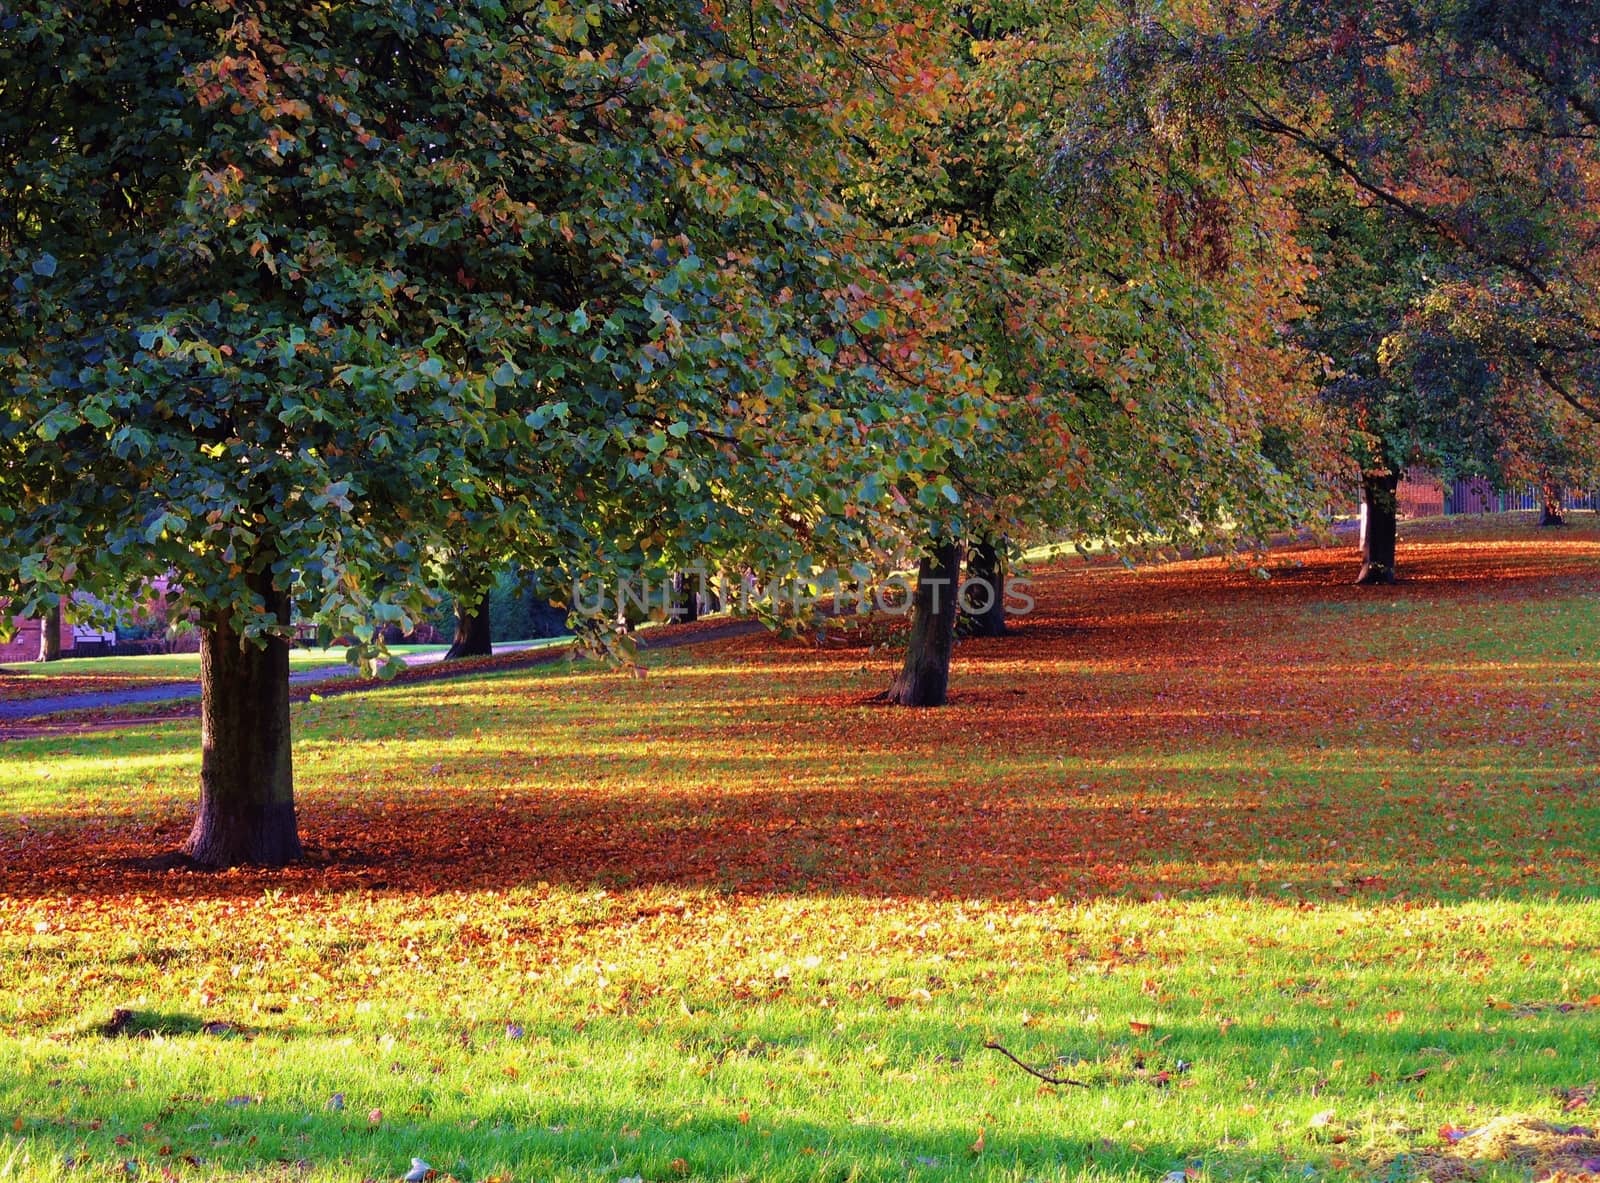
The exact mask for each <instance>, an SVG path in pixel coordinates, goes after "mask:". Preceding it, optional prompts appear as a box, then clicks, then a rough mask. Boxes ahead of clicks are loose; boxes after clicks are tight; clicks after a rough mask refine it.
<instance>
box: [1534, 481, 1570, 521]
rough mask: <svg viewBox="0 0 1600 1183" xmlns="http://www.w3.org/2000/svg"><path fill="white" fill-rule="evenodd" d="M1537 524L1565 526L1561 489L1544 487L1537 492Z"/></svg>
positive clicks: (1565, 517) (1552, 486) (1553, 486)
mask: <svg viewBox="0 0 1600 1183" xmlns="http://www.w3.org/2000/svg"><path fill="white" fill-rule="evenodd" d="M1539 524H1540V525H1541V526H1565V525H1566V524H1567V515H1566V511H1565V508H1564V507H1563V506H1562V504H1561V489H1560V487H1559V486H1556V485H1545V486H1544V488H1542V489H1541V490H1540V491H1539Z"/></svg>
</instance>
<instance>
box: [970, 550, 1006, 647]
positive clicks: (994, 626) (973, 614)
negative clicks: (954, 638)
mask: <svg viewBox="0 0 1600 1183" xmlns="http://www.w3.org/2000/svg"><path fill="white" fill-rule="evenodd" d="M961 620H962V626H963V628H964V630H965V631H966V633H967V635H968V636H973V637H1003V636H1005V635H1006V573H1005V564H1003V563H1002V562H1001V561H1000V551H999V550H998V549H997V548H996V547H995V545H994V543H992V542H980V543H978V544H977V545H975V546H974V547H973V548H972V550H971V551H970V552H968V554H967V581H966V582H965V583H964V584H962V586H961Z"/></svg>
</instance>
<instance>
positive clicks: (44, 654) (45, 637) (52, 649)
mask: <svg viewBox="0 0 1600 1183" xmlns="http://www.w3.org/2000/svg"><path fill="white" fill-rule="evenodd" d="M60 658H61V598H60V597H59V596H58V597H56V601H55V603H54V604H52V605H50V611H48V612H46V613H45V614H44V619H43V620H41V621H40V622H39V660H40V661H59V660H60Z"/></svg>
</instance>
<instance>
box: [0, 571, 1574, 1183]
mask: <svg viewBox="0 0 1600 1183" xmlns="http://www.w3.org/2000/svg"><path fill="white" fill-rule="evenodd" d="M1585 553H1587V552H1585ZM1485 557H1486V559H1487V558H1495V561H1496V562H1500V560H1499V558H1498V556H1497V555H1489V556H1485ZM1518 561H1521V560H1518ZM1585 561H1592V559H1586V560H1585ZM1501 565H1502V566H1503V565H1504V564H1503V563H1502V564H1501ZM1419 566H1420V567H1423V568H1425V566H1426V564H1425V563H1420V564H1419ZM1330 570H1331V568H1330ZM1426 573H1427V572H1426V570H1419V575H1425V574H1426ZM1311 574H1312V575H1316V571H1315V570H1313V571H1312V572H1311ZM1515 574H1516V572H1513V575H1515ZM1296 579H1297V576H1296V575H1295V573H1293V572H1287V573H1285V574H1284V576H1283V579H1282V580H1281V581H1278V582H1275V583H1274V584H1271V585H1267V586H1259V585H1258V581H1253V580H1252V579H1251V578H1250V577H1249V576H1248V575H1247V574H1243V573H1240V574H1237V575H1234V574H1229V573H1226V572H1225V571H1219V570H1216V569H1210V568H1208V569H1206V570H1205V571H1202V572H1201V573H1200V574H1195V575H1185V576H1183V577H1181V578H1174V579H1173V580H1172V581H1171V582H1168V576H1167V575H1166V574H1165V573H1163V572H1160V571H1157V572H1146V573H1134V574H1128V573H1124V572H1121V571H1120V570H1117V569H1108V570H1104V571H1099V572H1090V573H1088V574H1086V575H1083V576H1078V577H1074V578H1072V579H1065V578H1057V579H1053V580H1052V579H1046V580H1044V581H1042V586H1043V587H1044V589H1045V592H1046V593H1047V594H1046V595H1045V597H1044V599H1043V601H1042V602H1043V603H1044V605H1045V611H1044V612H1043V613H1042V614H1041V617H1040V618H1039V620H1037V621H1030V622H1024V629H1023V631H1022V632H1020V633H1019V635H1018V636H1017V637H1014V638H1012V639H1010V640H1006V641H1001V642H981V643H973V644H971V645H968V646H963V649H962V657H961V659H960V661H959V663H958V667H957V672H956V683H955V685H956V690H957V700H956V701H955V703H953V704H952V705H951V706H950V707H948V708H946V709H945V710H943V711H941V712H932V713H923V712H894V711H888V710H885V709H883V708H878V707H872V706H868V705H865V704H864V702H863V700H864V698H865V696H866V695H867V694H869V693H870V692H871V691H873V690H876V689H879V688H880V687H881V685H882V684H883V682H884V680H885V678H886V676H887V674H888V672H889V669H890V660H891V659H890V658H889V657H887V656H885V655H881V654H877V653H872V652H866V651H863V650H844V651H841V652H834V653H822V654H818V653H815V652H812V651H809V650H804V649H799V648H791V647H783V646H776V645H771V644H766V643H760V642H755V641H746V642H735V643H733V644H731V645H725V646H720V647H715V648H712V649H709V650H706V651H701V652H696V651H690V650H676V651H662V652H659V653H657V654H655V655H652V656H649V657H647V662H648V664H649V665H650V667H651V672H650V674H649V677H648V678H647V679H645V680H642V681H640V680H634V679H630V678H625V677H622V676H619V675H616V674H611V673H607V672H604V671H601V670H598V669H596V668H595V667H593V666H590V665H583V664H580V665H576V666H567V665H563V666H556V667H544V668H539V669H534V670H527V671H520V672H515V673H506V674H499V675H495V676H491V677H484V678H476V679H471V680H465V681H453V682H448V683H433V684H425V685H417V686H410V687H399V688H391V689H387V690H384V691H381V692H378V693H376V694H373V695H371V696H368V697H364V698H356V697H347V698H339V699H327V700H324V701H321V702H314V703H307V704H304V705H302V706H299V707H297V708H296V720H295V722H296V729H297V756H298V768H297V777H298V781H297V783H298V789H299V794H300V798H301V803H302V815H303V826H304V829H305V832H306V835H307V838H308V840H309V841H310V842H311V843H312V845H313V847H314V848H315V860H316V861H315V862H314V864H313V865H312V866H311V867H309V868H299V869H296V870H292V871H289V872H285V873H283V874H280V875H270V874H265V873H260V872H250V871H245V872H236V873H230V874H228V875H221V876H195V875H191V874H186V873H182V872H148V871H139V870H132V869H129V868H128V867H127V866H126V865H125V864H124V863H123V862H122V861H121V860H123V859H125V858H127V857H128V856H129V855H131V854H138V853H140V852H149V851H153V850H157V849H160V848H161V847H162V846H163V845H164V844H170V843H172V842H174V841H176V840H177V839H178V838H179V837H181V834H182V829H183V825H184V824H185V818H186V816H187V813H188V809H189V807H190V799H191V796H192V788H191V785H192V782H193V778H194V776H195V773H196V769H197V764H198V751H197V730H196V728H195V726H194V725H193V724H189V723H177V724H173V725H171V726H167V727H163V728H159V729H142V730H135V731H130V732H122V733H117V734H95V735H87V736H81V737H75V738H60V737H53V738H50V739H47V740H39V741H31V742H28V743H13V744H8V745H7V746H6V747H5V748H4V749H0V803H3V812H0V854H3V855H4V856H5V865H4V869H0V885H3V886H4V888H5V895H4V896H3V897H0V982H3V983H4V986H5V989H4V990H3V991H0V1136H3V1133H4V1131H5V1130H7V1129H8V1128H9V1129H10V1134H9V1138H8V1139H7V1140H5V1141H0V1183H5V1181H8V1180H13V1179H14V1180H19V1181H25V1183H33V1181H35V1180H44V1179H56V1178H60V1177H63V1176H67V1175H72V1176H80V1175H88V1176H93V1177H106V1176H107V1175H112V1176H116V1177H121V1178H127V1177H128V1176H129V1175H130V1173H131V1171H130V1168H128V1167H127V1166H126V1164H128V1163H136V1164H137V1167H136V1168H135V1169H136V1170H137V1172H138V1173H139V1174H140V1176H141V1177H155V1176H158V1175H161V1174H162V1172H163V1171H164V1170H166V1171H170V1172H171V1173H172V1174H173V1175H175V1176H176V1177H178V1178H181V1179H189V1178H195V1179H206V1178H235V1177H244V1178H251V1179H265V1178H291V1177H299V1176H300V1175H302V1174H309V1175H310V1176H312V1177H314V1178H317V1179H328V1180H339V1181H344V1180H350V1181H352V1183H353V1181H356V1180H364V1179H381V1178H391V1179H393V1178H398V1177H399V1176H400V1175H401V1174H402V1173H403V1172H404V1171H405V1170H406V1169H407V1168H408V1167H409V1165H410V1159H411V1158H412V1157H413V1156H418V1157H422V1158H425V1159H426V1160H427V1161H428V1162H429V1163H431V1164H432V1165H433V1166H434V1167H435V1168H437V1169H438V1170H439V1171H441V1172H446V1173H449V1174H452V1175H454V1176H455V1177H456V1178H458V1179H461V1180H486V1179H489V1178H490V1177H493V1176H509V1177H511V1178H513V1179H516V1180H518V1181H525V1180H536V1179H559V1180H579V1179H606V1180H613V1181H617V1180H624V1179H629V1178H643V1179H648V1180H675V1179H680V1178H691V1179H725V1180H733V1179H752V1180H756V1179H759V1180H769V1179H771V1180H795V1181H799V1180H807V1181H810V1180H830V1181H832V1180H839V1181H842V1180H851V1179H859V1180H905V1179H918V1180H947V1179H985V1180H1015V1181H1017V1183H1021V1181H1022V1180H1027V1179H1034V1180H1065V1179H1107V1180H1111V1179H1117V1180H1122V1179H1126V1180H1142V1181H1152V1183H1154V1181H1159V1180H1161V1179H1163V1177H1165V1176H1166V1175H1168V1173H1169V1172H1172V1171H1184V1170H1189V1171H1191V1172H1192V1173H1193V1177H1195V1178H1197V1179H1201V1180H1218V1181H1222V1180H1238V1181H1241V1183H1242V1181H1245V1180H1285V1181H1287V1180H1298V1181H1302V1183H1303V1181H1304V1180H1306V1179H1308V1178H1351V1179H1371V1180H1377V1179H1382V1180H1389V1179H1403V1178H1409V1177H1413V1176H1415V1175H1416V1174H1417V1173H1418V1172H1419V1171H1421V1170H1423V1169H1424V1168H1425V1166H1426V1160H1425V1159H1422V1158H1417V1157H1405V1156H1406V1155H1408V1154H1414V1153H1415V1152H1418V1151H1424V1150H1427V1149H1428V1148H1430V1147H1431V1148H1437V1146H1438V1141H1439V1139H1438V1134H1437V1131H1438V1130H1439V1129H1440V1127H1441V1126H1444V1125H1447V1124H1453V1125H1458V1126H1461V1127H1473V1126H1477V1125H1480V1124H1482V1123H1483V1122H1484V1121H1486V1120H1487V1119H1489V1118H1491V1117H1494V1116H1496V1115H1501V1114H1530V1115H1534V1116H1541V1117H1545V1118H1551V1119H1556V1120H1562V1121H1568V1122H1593V1120H1594V1113H1593V1110H1591V1109H1574V1110H1573V1111H1572V1112H1571V1113H1565V1114H1564V1113H1563V1108H1564V1105H1565V1104H1566V1102H1565V1101H1564V1100H1563V1098H1562V1097H1558V1096H1557V1093H1556V1090H1570V1089H1574V1088H1577V1087H1579V1086H1583V1085H1585V1084H1588V1083H1590V1082H1593V1081H1595V1080H1596V1079H1597V1078H1600V1062H1597V1061H1596V1059H1595V1055H1594V1048H1595V1047H1596V1046H1597V1045H1600V1008H1597V1007H1596V1006H1595V1005H1594V1004H1593V1002H1591V1000H1592V999H1595V996H1600V954H1597V948H1600V874H1597V872H1600V850H1597V848H1596V843H1595V842H1594V837H1593V836H1594V835H1595V834H1596V833H1600V803H1597V801H1596V795H1595V787H1596V782H1597V772H1596V768H1597V763H1600V740H1597V738H1596V737H1595V734H1594V729H1593V727H1592V725H1591V720H1592V718H1593V715H1594V708H1595V706H1596V692H1595V689H1594V682H1593V670H1594V663H1595V659H1596V657H1597V655H1600V614H1597V613H1595V612H1594V600H1593V597H1592V593H1591V592H1590V591H1589V590H1588V586H1589V584H1588V583H1586V582H1585V581H1583V580H1581V579H1580V580H1576V581H1575V580H1574V579H1571V578H1568V577H1566V576H1562V575H1556V576H1549V577H1546V576H1543V575H1538V576H1532V575H1530V576H1528V577H1527V578H1525V579H1522V578H1520V577H1519V578H1518V579H1517V580H1515V581H1512V580H1503V581H1495V582H1487V581H1486V582H1482V583H1475V582H1471V581H1465V580H1463V579H1460V578H1455V579H1453V581H1452V580H1441V581H1437V582H1428V581H1427V580H1425V579H1419V581H1418V582H1417V583H1416V584H1414V585H1412V586H1411V587H1408V588H1402V589H1399V590H1397V591H1394V592H1389V591H1379V592H1377V593H1375V594H1374V593H1368V592H1360V593H1358V592H1356V591H1354V589H1349V588H1346V587H1344V586H1343V585H1342V584H1339V583H1336V582H1334V581H1333V579H1332V578H1329V579H1327V580H1323V581H1321V582H1318V579H1320V576H1318V579H1309V580H1302V581H1300V582H1296ZM1030 625H1033V626H1036V627H1037V628H1038V629H1039V631H1038V632H1037V633H1029V632H1028V631H1027V628H1028V627H1029V626H1030ZM1019 691H1020V693H1019ZM1596 1001H1600V1000H1596ZM116 1008H126V1009H128V1010H130V1011H131V1012H133V1013H132V1016H131V1017H130V1019H129V1020H128V1021H127V1022H126V1023H125V1024H124V1025H123V1031H122V1033H120V1034H115V1035H108V1034H105V1033H104V1030H103V1025H104V1024H105V1023H106V1022H107V1020H108V1019H110V1018H111V1016H112V1014H113V1011H114V1010H115V1009H116ZM207 1023H212V1024H222V1025H221V1026H213V1027H211V1028H210V1029H209V1030H208V1029H207V1028H206V1027H205V1024H207ZM139 1031H143V1032H147V1034H142V1035H141V1034H130V1032H139ZM989 1041H994V1042H999V1043H1001V1044H1003V1045H1004V1046H1006V1047H1007V1048H1009V1049H1010V1050H1012V1051H1013V1052H1014V1053H1016V1054H1017V1055H1018V1056H1019V1057H1020V1058H1022V1059H1023V1060H1025V1061H1027V1062H1028V1063H1029V1064H1032V1065H1034V1066H1036V1067H1038V1068H1040V1069H1041V1070H1042V1071H1044V1072H1046V1073H1048V1074H1057V1075H1066V1076H1071V1077H1073V1078H1075V1079H1078V1080H1081V1081H1082V1082H1084V1083H1085V1084H1086V1085H1087V1086H1088V1087H1087V1088H1077V1087H1073V1086H1067V1085H1063V1086H1059V1087H1051V1086H1047V1085H1044V1084H1043V1083H1042V1082H1041V1081H1040V1080H1038V1079H1036V1078H1034V1077H1032V1076H1029V1075H1027V1074H1026V1073H1024V1072H1023V1071H1022V1070H1021V1069H1019V1068H1017V1067H1016V1066H1015V1065H1013V1064H1012V1063H1010V1062H1009V1061H1007V1060H1006V1059H1004V1058H1003V1057H1002V1056H1001V1055H1000V1054H999V1053H997V1052H994V1051H991V1050H987V1049H986V1048H985V1047H984V1046H983V1045H984V1044H985V1043H986V1042H989ZM1567 1095H1568V1096H1570V1095H1571V1094H1567ZM1577 1095H1578V1096H1579V1097H1581V1096H1582V1094H1577ZM336 1097H338V1098H340V1099H342V1107H341V1106H340V1104H339V1102H336V1101H335V1098H336ZM980 1135H981V1137H980ZM68 1159H71V1160H72V1162H73V1163H74V1165H73V1166H72V1167H71V1168H68V1167H66V1166H65V1165H64V1164H65V1163H66V1162H67V1160H68ZM191 1160H192V1161H191ZM1419 1164H1420V1165H1419ZM1481 1170H1482V1173H1483V1174H1484V1175H1485V1177H1487V1178H1490V1179H1500V1178H1504V1179H1506V1180H1520V1179H1524V1178H1526V1177H1527V1172H1526V1170H1525V1169H1524V1168H1523V1167H1522V1166H1519V1165H1518V1164H1517V1163H1515V1162H1505V1163H1498V1164H1496V1163H1489V1164H1486V1165H1484V1166H1482V1168H1481Z"/></svg>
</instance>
